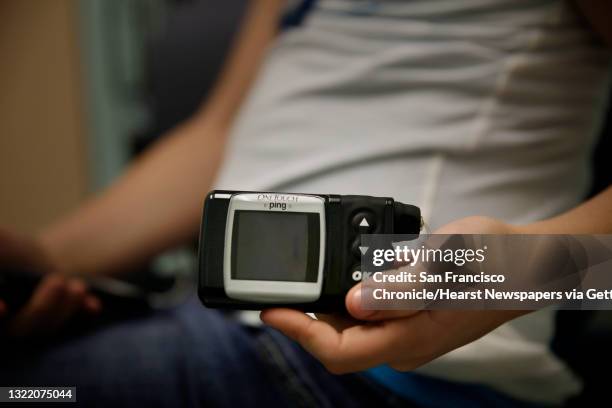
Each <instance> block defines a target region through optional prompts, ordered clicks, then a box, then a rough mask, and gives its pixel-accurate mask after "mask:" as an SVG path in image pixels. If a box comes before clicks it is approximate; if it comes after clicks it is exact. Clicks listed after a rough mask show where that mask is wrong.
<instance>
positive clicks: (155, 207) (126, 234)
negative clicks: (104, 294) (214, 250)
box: [40, 0, 282, 274]
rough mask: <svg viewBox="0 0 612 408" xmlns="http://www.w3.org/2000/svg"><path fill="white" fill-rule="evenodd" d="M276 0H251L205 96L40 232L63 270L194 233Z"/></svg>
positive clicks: (109, 265)
mask: <svg viewBox="0 0 612 408" xmlns="http://www.w3.org/2000/svg"><path fill="white" fill-rule="evenodd" d="M281 6H282V1H280V0H274V1H270V0H258V1H252V2H251V3H250V7H249V9H248V11H247V13H246V15H245V17H244V21H243V24H242V27H241V29H240V32H239V35H238V36H237V39H236V41H235V46H234V47H233V49H232V51H231V53H230V54H229V57H228V60H227V62H226V64H225V67H224V69H223V71H222V73H221V77H220V78H219V80H218V85H217V86H216V88H215V89H214V90H213V92H212V94H211V96H210V97H209V99H208V102H207V103H206V104H203V105H202V108H201V109H200V110H199V111H198V112H197V113H196V114H195V115H194V117H193V119H191V120H190V121H188V122H187V123H185V124H183V125H181V126H180V127H178V128H176V129H175V130H174V131H172V132H171V134H170V135H166V136H164V137H163V138H162V141H161V142H160V143H158V144H157V145H156V146H154V147H153V148H152V149H151V150H150V151H149V152H147V153H146V154H145V155H144V156H143V157H142V158H140V159H139V160H137V162H136V163H134V164H133V165H132V166H131V167H130V169H129V170H128V171H127V173H126V174H125V175H124V176H123V177H121V178H120V180H119V181H118V182H116V183H115V184H114V185H113V186H111V187H110V188H109V189H108V190H106V191H105V192H103V193H102V194H100V195H99V196H98V197H96V198H94V199H92V200H90V201H89V202H88V203H87V204H86V205H84V206H83V207H81V208H80V209H78V210H77V211H76V212H74V213H73V214H71V215H69V216H67V217H66V218H64V219H62V220H59V221H58V222H56V223H55V224H53V225H51V226H50V227H49V228H47V229H46V230H44V231H43V232H42V233H41V235H40V240H41V242H42V244H43V246H44V247H45V248H46V249H47V250H48V252H49V253H50V254H51V256H52V258H53V259H54V260H55V261H56V263H57V264H58V265H59V267H60V269H62V270H63V271H64V272H66V273H77V274H98V273H109V272H115V271H121V270H123V269H126V268H128V267H130V266H133V265H136V264H139V263H141V262H143V261H144V260H146V259H148V258H149V257H151V256H152V255H154V254H156V253H157V252H159V251H161V250H164V249H166V248H170V247H172V246H175V245H177V244H179V243H181V242H184V241H186V240H188V239H190V238H193V237H195V235H196V232H197V228H198V225H199V220H200V211H201V205H202V202H203V198H204V195H205V194H206V192H207V191H208V190H209V189H210V187H211V185H212V183H213V179H214V177H215V174H216V170H217V168H218V166H219V163H220V161H221V156H222V151H223V147H224V144H225V139H226V134H227V133H228V129H229V128H230V127H231V125H232V122H233V118H234V116H235V114H236V112H237V111H238V110H239V108H240V105H241V103H242V100H243V99H244V96H245V95H246V93H247V92H248V90H249V88H250V85H251V83H252V81H253V79H254V78H255V76H256V73H257V70H258V67H259V65H260V62H261V61H262V60H263V58H264V55H265V52H266V49H267V46H268V44H269V42H270V40H271V39H272V38H273V37H274V35H275V33H276V28H277V25H278V17H279V13H280V10H281Z"/></svg>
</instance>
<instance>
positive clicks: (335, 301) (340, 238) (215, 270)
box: [198, 190, 421, 312]
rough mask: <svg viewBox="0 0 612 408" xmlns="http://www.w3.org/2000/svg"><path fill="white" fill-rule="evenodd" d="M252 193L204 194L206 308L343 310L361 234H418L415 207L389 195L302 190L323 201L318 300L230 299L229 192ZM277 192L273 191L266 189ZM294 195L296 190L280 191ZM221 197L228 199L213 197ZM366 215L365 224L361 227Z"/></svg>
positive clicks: (202, 287)
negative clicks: (226, 281) (226, 263)
mask: <svg viewBox="0 0 612 408" xmlns="http://www.w3.org/2000/svg"><path fill="white" fill-rule="evenodd" d="M241 193H257V192H253V191H229V190H214V191H211V192H210V193H208V195H207V198H206V201H205V203H204V213H203V216H202V224H201V228H200V244H199V257H198V258H199V259H198V262H199V283H198V295H199V297H200V300H201V301H202V303H203V304H204V305H205V306H207V307H212V308H225V309H242V310H261V309H266V308H271V307H290V308H292V309H298V310H304V311H307V312H333V311H341V310H344V309H345V306H344V298H345V295H346V293H347V292H348V291H349V289H351V288H352V287H353V286H354V285H355V284H357V283H358V282H356V281H354V280H353V278H352V275H353V272H354V271H356V270H361V253H360V252H359V244H360V241H359V240H360V235H361V234H393V233H401V234H417V235H418V233H419V231H420V228H421V213H420V210H419V208H418V207H416V206H413V205H408V204H403V203H399V202H395V201H394V200H393V198H389V197H370V196H359V195H342V196H341V195H333V194H331V195H330V194H304V195H310V196H316V197H320V198H323V199H324V201H325V228H326V231H325V232H326V234H325V236H326V242H325V261H324V268H323V286H322V289H321V296H320V298H319V299H318V300H316V301H314V302H309V303H283V304H273V303H251V302H244V301H239V300H235V299H231V298H229V297H228V296H227V295H226V293H225V289H224V287H223V258H224V251H225V248H224V247H225V229H226V223H227V212H228V207H229V202H230V198H229V196H231V195H235V194H241ZM265 193H266V194H268V193H272V194H274V193H276V192H265ZM278 194H296V193H278ZM219 195H221V196H225V197H228V198H217V197H218V196H219ZM364 216H365V217H366V218H367V220H369V224H370V226H369V227H363V226H359V225H358V224H359V221H360V220H362V219H363V217H364Z"/></svg>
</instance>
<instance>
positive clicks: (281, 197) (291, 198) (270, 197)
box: [257, 194, 299, 203]
mask: <svg viewBox="0 0 612 408" xmlns="http://www.w3.org/2000/svg"><path fill="white" fill-rule="evenodd" d="M257 199H258V200H260V201H263V200H265V201H280V202H293V203H297V202H298V199H299V197H298V196H296V195H285V194H258V195H257Z"/></svg>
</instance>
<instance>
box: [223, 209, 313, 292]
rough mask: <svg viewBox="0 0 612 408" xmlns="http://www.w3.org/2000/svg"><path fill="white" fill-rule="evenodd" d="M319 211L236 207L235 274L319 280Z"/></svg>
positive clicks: (246, 277)
mask: <svg viewBox="0 0 612 408" xmlns="http://www.w3.org/2000/svg"><path fill="white" fill-rule="evenodd" d="M319 240H320V222H319V214H316V213H306V212H280V211H279V212H276V211H254V210H236V211H235V213H234V222H233V228H232V252H231V253H232V257H231V265H232V266H231V277H232V279H238V280H265V281H285V282H316V281H317V274H318V269H319V249H320V242H319Z"/></svg>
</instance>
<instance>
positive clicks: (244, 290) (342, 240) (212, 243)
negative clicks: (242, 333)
mask: <svg viewBox="0 0 612 408" xmlns="http://www.w3.org/2000/svg"><path fill="white" fill-rule="evenodd" d="M420 229H421V213H420V210H419V208H418V207H416V206H413V205H408V204H403V203H400V202H397V201H394V200H393V199H392V198H388V197H369V196H358V195H345V196H342V195H323V194H322V195H318V194H295V193H274V192H247V191H224V190H215V191H211V192H210V193H208V196H207V198H206V201H205V204H204V215H203V218H202V225H201V231H200V247H199V285H198V294H199V296H200V299H201V300H202V302H203V303H204V305H205V306H208V307H216V308H228V309H254V310H258V309H264V308H270V307H278V306H284V307H291V308H294V309H301V310H304V311H312V312H323V311H339V310H344V297H345V295H346V293H347V292H348V290H349V289H350V288H351V287H352V286H354V285H355V284H356V283H358V280H359V279H356V277H358V276H359V275H360V273H359V271H360V269H361V268H360V267H361V255H362V250H364V248H363V247H362V246H361V243H360V236H361V234H418V233H419V231H420ZM355 272H358V273H357V274H356V273H355Z"/></svg>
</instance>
